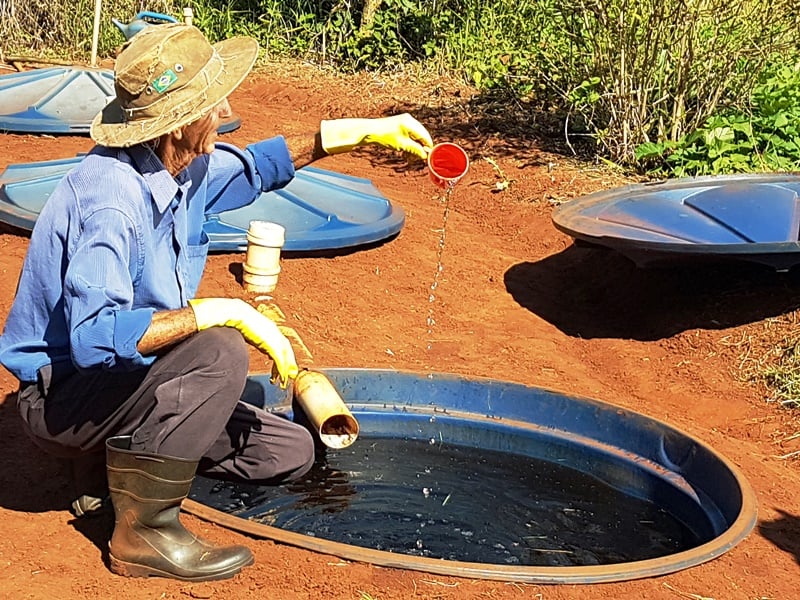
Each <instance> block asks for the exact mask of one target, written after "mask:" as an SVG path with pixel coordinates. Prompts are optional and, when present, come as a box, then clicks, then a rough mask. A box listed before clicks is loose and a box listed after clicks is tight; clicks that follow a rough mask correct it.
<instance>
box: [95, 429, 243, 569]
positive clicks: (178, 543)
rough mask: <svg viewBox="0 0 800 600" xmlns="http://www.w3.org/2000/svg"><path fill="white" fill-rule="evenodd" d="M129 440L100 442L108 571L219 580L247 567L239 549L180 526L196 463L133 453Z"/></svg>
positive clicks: (114, 439)
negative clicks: (110, 518) (109, 509)
mask: <svg viewBox="0 0 800 600" xmlns="http://www.w3.org/2000/svg"><path fill="white" fill-rule="evenodd" d="M130 440H131V438H130V436H119V437H113V438H110V439H108V440H107V441H106V464H107V468H108V487H109V491H110V493H111V502H112V504H113V505H114V533H113V534H112V536H111V543H110V545H109V560H110V567H111V570H112V571H113V572H114V573H116V574H118V575H125V576H127V577H170V578H173V579H180V580H183V581H208V580H212V579H225V578H228V577H232V576H233V575H235V574H236V573H238V572H239V571H240V570H241V569H242V568H243V567H246V566H247V565H250V564H252V563H253V555H252V553H251V552H250V550H249V549H247V548H245V547H244V546H228V547H217V546H213V545H211V544H209V543H208V542H205V541H204V540H202V539H201V538H198V537H197V536H195V535H194V534H192V533H191V532H189V531H187V530H186V529H185V528H184V527H183V525H181V523H180V521H179V519H178V517H179V513H180V509H181V502H182V501H183V499H184V498H186V496H187V495H188V494H189V489H190V488H191V486H192V481H193V480H194V474H195V471H196V469H197V462H198V461H192V460H186V459H181V458H174V457H169V456H160V455H156V454H147V453H144V452H133V451H131V450H129V448H130Z"/></svg>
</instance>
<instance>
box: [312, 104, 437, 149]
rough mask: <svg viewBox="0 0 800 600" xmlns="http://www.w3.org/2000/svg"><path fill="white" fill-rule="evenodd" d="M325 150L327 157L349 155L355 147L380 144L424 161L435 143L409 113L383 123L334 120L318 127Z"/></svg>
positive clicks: (385, 119)
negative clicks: (345, 153)
mask: <svg viewBox="0 0 800 600" xmlns="http://www.w3.org/2000/svg"><path fill="white" fill-rule="evenodd" d="M319 132H320V139H321V141H322V148H323V150H325V152H327V153H328V154H338V153H340V152H349V151H350V150H352V149H353V148H355V147H356V146H364V145H366V144H378V145H379V146H384V147H386V148H392V149H394V150H399V151H401V152H409V153H411V154H414V155H415V156H418V157H419V158H421V159H423V160H425V159H426V158H428V153H429V152H430V151H431V148H433V140H432V139H431V134H429V133H428V130H427V129H425V127H423V125H422V123H420V122H419V121H417V120H416V119H415V118H414V117H412V116H411V115H410V114H408V113H403V114H401V115H395V116H393V117H383V118H380V119H334V120H331V121H322V122H321V123H320V126H319Z"/></svg>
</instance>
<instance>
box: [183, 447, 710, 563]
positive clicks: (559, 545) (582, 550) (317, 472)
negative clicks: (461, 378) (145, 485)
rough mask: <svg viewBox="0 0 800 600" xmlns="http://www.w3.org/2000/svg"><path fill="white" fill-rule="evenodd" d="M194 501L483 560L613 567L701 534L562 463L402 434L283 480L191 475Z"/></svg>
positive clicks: (398, 547) (295, 528) (362, 539)
mask: <svg viewBox="0 0 800 600" xmlns="http://www.w3.org/2000/svg"><path fill="white" fill-rule="evenodd" d="M191 497H192V498H194V499H195V500H198V501H200V502H203V503H204V504H207V505H209V506H212V507H214V508H218V509H220V510H224V511H226V512H229V513H233V514H237V515H239V516H242V517H244V518H249V519H252V520H255V521H259V522H262V523H265V524H267V525H271V526H274V527H279V528H281V529H284V530H286V531H292V532H296V533H300V534H304V535H309V536H316V537H318V538H323V539H326V540H333V541H337V542H343V543H345V544H351V545H354V546H361V547H365V548H372V549H377V550H383V551H388V552H395V553H402V554H408V555H416V556H425V557H431V558H440V559H446V560H456V561H467V562H479V563H488V564H501V565H502V564H508V565H530V566H573V565H574V566H584V565H596V564H616V563H624V562H632V561H637V560H644V559H648V558H654V557H659V556H665V555H669V554H674V553H676V552H679V551H682V550H686V549H689V548H693V547H696V546H697V545H699V544H700V543H702V541H704V540H698V539H697V536H696V535H695V534H693V532H692V531H690V530H689V529H688V528H686V527H685V526H684V525H683V524H681V523H680V522H678V521H677V520H676V519H674V518H673V517H672V516H670V515H669V514H668V513H666V512H665V511H664V510H663V509H662V508H659V507H658V506H656V505H654V504H652V503H650V502H645V501H642V500H640V499H637V498H634V497H631V496H628V495H625V494H622V493H620V492H619V491H617V490H614V489H612V488H610V487H609V486H607V485H606V484H604V483H603V482H602V481H600V480H598V479H596V478H594V477H592V476H590V475H586V474H583V473H580V472H578V471H576V470H574V469H571V468H569V467H567V466H563V465H559V464H557V463H553V462H546V461H541V460H538V459H534V458H529V457H525V456H517V455H511V454H508V453H502V452H496V451H491V450H482V449H478V448H472V447H465V446H454V445H447V444H440V443H429V442H425V441H418V440H408V439H396V438H359V440H358V442H357V443H355V444H353V445H352V446H351V447H350V448H347V449H345V450H336V451H331V450H328V451H327V455H326V456H323V457H320V458H319V459H318V461H317V463H316V464H315V465H314V468H313V469H312V470H311V471H310V472H309V473H308V474H307V475H306V477H305V478H303V479H302V480H300V481H297V482H294V483H291V484H286V485H281V486H274V487H267V486H255V485H251V484H238V483H237V484H232V483H227V482H218V481H212V480H208V479H203V478H198V479H197V481H196V482H195V487H194V489H193V492H192V495H191Z"/></svg>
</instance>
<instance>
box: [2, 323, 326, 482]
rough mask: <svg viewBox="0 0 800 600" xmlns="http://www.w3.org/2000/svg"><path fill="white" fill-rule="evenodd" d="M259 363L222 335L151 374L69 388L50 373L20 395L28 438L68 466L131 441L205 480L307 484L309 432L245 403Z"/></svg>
mask: <svg viewBox="0 0 800 600" xmlns="http://www.w3.org/2000/svg"><path fill="white" fill-rule="evenodd" d="M248 365H249V357H248V352H247V345H246V343H245V341H244V339H243V338H242V336H241V334H240V333H239V332H238V331H236V330H233V329H230V328H227V327H213V328H211V329H208V330H206V331H202V332H199V333H197V334H196V335H194V336H192V337H191V338H189V339H188V340H186V341H184V342H182V343H181V344H179V345H178V346H176V347H175V348H173V349H172V350H170V351H169V352H168V353H167V354H165V355H164V356H161V357H159V358H158V359H157V360H156V361H155V362H154V363H153V365H152V366H151V367H150V368H147V369H141V370H137V371H132V372H128V373H111V372H108V371H102V370H98V371H95V372H91V373H86V374H81V373H75V374H71V375H68V376H66V377H62V378H59V377H58V375H54V374H53V373H52V372H51V370H50V369H49V368H47V369H42V371H41V372H40V375H39V381H37V382H36V383H31V384H27V385H23V386H22V387H21V388H20V391H19V395H18V400H17V406H18V409H19V413H20V415H21V417H22V420H23V423H24V425H25V429H26V431H27V433H28V435H29V436H30V437H31V438H32V439H33V441H34V442H35V443H36V444H37V445H38V446H40V447H41V448H43V449H44V450H45V451H47V452H49V453H51V454H54V455H56V456H61V457H64V458H78V457H81V456H84V455H87V454H92V453H101V452H102V453H104V452H105V440H106V439H107V438H109V437H112V436H116V435H130V436H131V450H134V451H137V452H146V453H151V454H160V455H166V456H173V457H178V458H186V459H190V460H199V461H200V466H199V469H198V472H200V473H202V474H206V475H210V476H215V477H219V478H223V479H234V480H237V479H238V480H248V481H259V482H270V483H278V482H281V481H287V480H291V479H295V478H297V477H300V476H301V475H303V474H304V473H305V472H306V471H308V469H309V468H310V467H311V464H312V463H313V461H314V441H313V437H312V435H311V433H310V432H309V431H308V430H307V429H306V428H305V427H303V426H301V425H298V424H296V423H293V422H291V421H289V420H288V419H286V418H284V417H281V416H278V415H274V414H271V413H269V412H267V411H265V410H263V409H261V408H257V407H255V406H252V405H250V404H246V403H244V402H242V401H241V400H240V398H241V395H242V392H243V390H244V385H245V381H246V378H247V369H248Z"/></svg>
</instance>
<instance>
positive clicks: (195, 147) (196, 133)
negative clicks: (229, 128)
mask: <svg viewBox="0 0 800 600" xmlns="http://www.w3.org/2000/svg"><path fill="white" fill-rule="evenodd" d="M231 112H232V111H231V105H230V104H229V103H228V99H227V98H224V99H222V101H220V102H219V103H218V104H217V105H216V106H215V107H214V108H212V109H211V111H210V112H209V113H208V114H207V115H206V116H204V117H203V118H201V119H198V120H197V121H195V122H193V123H190V124H189V125H186V126H185V127H184V128H183V137H184V143H185V146H186V147H187V148H188V149H189V150H190V151H192V152H194V153H195V154H197V156H200V155H201V154H211V153H212V152H213V151H214V142H216V141H217V129H219V125H220V123H221V122H222V120H223V119H226V118H228V117H230V116H231Z"/></svg>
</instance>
